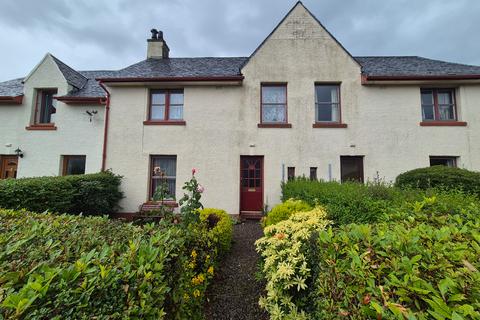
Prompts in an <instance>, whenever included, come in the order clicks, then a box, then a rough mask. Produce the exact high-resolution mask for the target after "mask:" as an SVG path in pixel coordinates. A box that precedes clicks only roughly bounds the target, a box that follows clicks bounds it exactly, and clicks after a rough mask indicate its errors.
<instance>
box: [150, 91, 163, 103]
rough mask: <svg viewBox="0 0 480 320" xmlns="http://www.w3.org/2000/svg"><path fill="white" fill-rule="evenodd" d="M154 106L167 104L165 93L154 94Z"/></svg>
mask: <svg viewBox="0 0 480 320" xmlns="http://www.w3.org/2000/svg"><path fill="white" fill-rule="evenodd" d="M152 104H165V93H152Z"/></svg>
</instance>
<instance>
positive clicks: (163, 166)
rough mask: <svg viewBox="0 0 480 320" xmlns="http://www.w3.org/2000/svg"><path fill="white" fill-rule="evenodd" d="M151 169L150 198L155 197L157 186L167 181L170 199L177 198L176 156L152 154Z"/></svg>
mask: <svg viewBox="0 0 480 320" xmlns="http://www.w3.org/2000/svg"><path fill="white" fill-rule="evenodd" d="M151 164H152V167H151V169H150V176H151V182H150V183H151V189H150V198H152V197H153V194H154V193H155V190H156V189H157V186H158V185H160V183H162V181H165V182H166V183H167V185H168V193H169V195H168V197H167V198H168V199H175V185H176V180H177V157H176V156H151Z"/></svg>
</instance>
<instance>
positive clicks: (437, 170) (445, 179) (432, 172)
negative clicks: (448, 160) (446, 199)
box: [395, 166, 480, 195]
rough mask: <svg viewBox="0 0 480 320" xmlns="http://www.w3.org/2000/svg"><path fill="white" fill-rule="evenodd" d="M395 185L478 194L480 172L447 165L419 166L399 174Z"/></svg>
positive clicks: (479, 192)
mask: <svg viewBox="0 0 480 320" xmlns="http://www.w3.org/2000/svg"><path fill="white" fill-rule="evenodd" d="M395 185H396V186H397V187H400V188H420V189H429V188H443V189H447V190H451V189H454V190H462V191H463V192H466V193H472V194H476V195H480V172H474V171H469V170H466V169H460V168H451V167H447V166H434V167H428V168H420V169H415V170H411V171H407V172H405V173H402V174H400V175H399V176H398V177H397V179H396V181H395Z"/></svg>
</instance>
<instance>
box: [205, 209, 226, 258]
mask: <svg viewBox="0 0 480 320" xmlns="http://www.w3.org/2000/svg"><path fill="white" fill-rule="evenodd" d="M200 220H201V221H202V222H203V223H205V224H206V225H207V228H208V230H209V232H208V234H209V236H210V237H211V241H213V242H214V243H216V244H217V245H216V246H215V247H216V248H217V249H218V254H219V255H220V256H224V255H225V254H226V253H227V252H229V251H230V247H231V246H232V238H233V220H232V218H231V217H230V215H229V214H228V213H227V212H226V211H225V210H221V209H215V208H205V209H202V210H200Z"/></svg>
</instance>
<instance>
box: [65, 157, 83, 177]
mask: <svg viewBox="0 0 480 320" xmlns="http://www.w3.org/2000/svg"><path fill="white" fill-rule="evenodd" d="M86 160H87V157H86V156H63V170H62V171H63V172H62V175H64V176H69V175H72V174H85V162H86Z"/></svg>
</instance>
